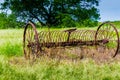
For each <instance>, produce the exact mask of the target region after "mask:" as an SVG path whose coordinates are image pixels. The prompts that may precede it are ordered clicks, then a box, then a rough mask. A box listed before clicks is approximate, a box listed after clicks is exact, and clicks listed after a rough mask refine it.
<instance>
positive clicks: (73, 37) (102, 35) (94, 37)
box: [23, 22, 119, 59]
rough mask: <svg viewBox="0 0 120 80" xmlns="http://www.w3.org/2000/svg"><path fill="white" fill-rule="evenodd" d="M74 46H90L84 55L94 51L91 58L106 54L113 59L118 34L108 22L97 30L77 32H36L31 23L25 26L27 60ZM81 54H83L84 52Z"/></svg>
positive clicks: (117, 48) (116, 48) (24, 43)
mask: <svg viewBox="0 0 120 80" xmlns="http://www.w3.org/2000/svg"><path fill="white" fill-rule="evenodd" d="M76 46H78V47H82V46H84V47H82V48H87V47H88V46H91V47H92V48H90V49H89V50H88V52H86V53H87V54H89V52H91V50H93V49H94V51H93V52H92V55H93V56H94V55H95V54H103V53H106V55H107V56H108V57H115V56H116V55H117V53H118V51H119V34H118V31H117V29H116V27H115V26H114V25H113V24H111V23H110V22H104V23H102V24H101V25H99V26H98V28H97V30H77V29H76V28H74V29H68V30H40V31H39V32H38V31H37V30H36V26H35V24H34V23H33V22H29V23H27V24H26V25H25V29H24V34H23V49H24V55H25V58H27V59H31V58H35V57H38V56H40V55H45V54H46V53H45V50H46V49H51V48H54V50H53V51H55V48H65V47H76ZM85 46H86V47H85ZM81 51H82V49H81ZM55 52H56V51H55ZM78 52H79V51H78ZM56 53H57V52H56ZM81 53H83V54H84V52H81ZM103 56H105V55H103Z"/></svg>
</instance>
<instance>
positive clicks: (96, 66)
mask: <svg viewBox="0 0 120 80" xmlns="http://www.w3.org/2000/svg"><path fill="white" fill-rule="evenodd" d="M22 36H23V29H6V30H4V29H3V30H0V80H120V62H119V60H112V61H108V62H105V63H97V62H95V61H94V60H92V59H88V58H84V59H82V60H79V61H72V60H61V61H59V60H57V59H50V58H47V57H41V58H40V59H37V60H36V62H34V63H33V62H31V61H29V60H25V59H24V57H23V49H22Z"/></svg>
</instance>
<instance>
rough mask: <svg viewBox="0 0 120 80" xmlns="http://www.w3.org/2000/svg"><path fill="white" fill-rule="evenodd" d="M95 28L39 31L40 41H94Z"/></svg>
mask: <svg viewBox="0 0 120 80" xmlns="http://www.w3.org/2000/svg"><path fill="white" fill-rule="evenodd" d="M95 33H96V31H95V30H75V31H73V32H71V33H70V32H67V31H60V30H54V31H40V32H39V42H40V43H51V42H52V43H59V42H75V41H86V42H87V41H94V40H95Z"/></svg>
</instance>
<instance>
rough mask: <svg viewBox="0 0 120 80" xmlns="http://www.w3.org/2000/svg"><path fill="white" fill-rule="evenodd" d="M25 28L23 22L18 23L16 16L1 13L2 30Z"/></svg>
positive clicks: (0, 24) (0, 26)
mask: <svg viewBox="0 0 120 80" xmlns="http://www.w3.org/2000/svg"><path fill="white" fill-rule="evenodd" d="M22 26H23V23H22V22H17V17H16V16H15V15H14V14H9V15H7V14H5V13H0V29H6V28H20V27H22Z"/></svg>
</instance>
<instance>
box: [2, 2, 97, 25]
mask: <svg viewBox="0 0 120 80" xmlns="http://www.w3.org/2000/svg"><path fill="white" fill-rule="evenodd" d="M98 5H99V0H4V2H3V3H2V4H1V6H2V7H1V9H2V10H6V9H10V10H12V12H13V13H14V14H15V15H17V17H18V18H19V20H25V21H26V20H33V21H36V20H37V21H39V22H40V23H41V25H48V26H56V25H61V24H62V25H63V26H67V27H71V26H73V27H74V26H76V25H75V23H74V22H78V23H79V22H80V24H82V22H85V21H86V20H87V21H90V22H87V23H92V22H91V21H93V22H94V21H95V22H96V21H97V20H98V19H99V11H98V9H97V6H98ZM16 6H17V7H16ZM69 23H70V24H69ZM82 25H84V23H83V24H82ZM85 25H87V26H88V25H89V24H86V23H85ZM91 25H93V24H91Z"/></svg>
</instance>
